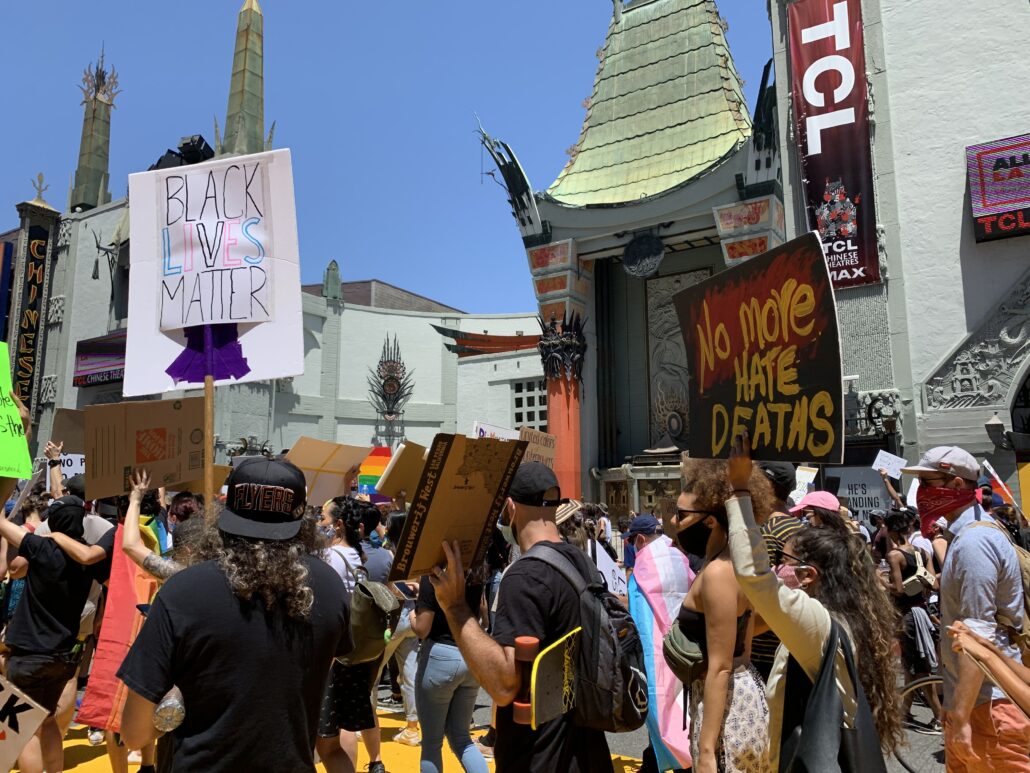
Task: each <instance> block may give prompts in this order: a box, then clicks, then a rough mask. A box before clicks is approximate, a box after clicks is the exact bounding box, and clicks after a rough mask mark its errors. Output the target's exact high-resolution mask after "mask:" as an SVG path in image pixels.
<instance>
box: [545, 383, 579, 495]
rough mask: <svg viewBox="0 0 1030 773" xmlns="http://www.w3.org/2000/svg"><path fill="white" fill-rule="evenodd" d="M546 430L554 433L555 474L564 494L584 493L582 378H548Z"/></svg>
mask: <svg viewBox="0 0 1030 773" xmlns="http://www.w3.org/2000/svg"><path fill="white" fill-rule="evenodd" d="M547 432H548V433H549V434H551V435H554V436H555V438H556V441H555V452H554V473H555V475H557V476H558V484H559V485H560V486H561V495H562V496H563V497H573V498H575V499H579V498H580V497H581V495H582V493H583V492H582V488H581V486H582V475H581V473H582V468H583V463H582V451H581V449H580V434H579V380H578V379H567V378H564V376H562V377H560V378H549V379H547Z"/></svg>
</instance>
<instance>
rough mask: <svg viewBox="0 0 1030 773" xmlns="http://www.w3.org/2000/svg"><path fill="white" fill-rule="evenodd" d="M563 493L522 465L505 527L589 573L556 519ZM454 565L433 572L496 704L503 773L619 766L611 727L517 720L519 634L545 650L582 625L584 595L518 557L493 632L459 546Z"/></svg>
mask: <svg viewBox="0 0 1030 773" xmlns="http://www.w3.org/2000/svg"><path fill="white" fill-rule="evenodd" d="M560 497H561V493H560V490H559V487H558V479H557V478H556V477H555V475H554V473H553V472H552V471H551V470H550V469H549V468H547V467H546V466H545V465H543V464H541V463H540V462H529V463H526V464H522V465H521V466H520V467H519V468H518V470H517V471H516V472H515V475H514V477H513V480H512V484H511V488H510V490H509V494H508V499H507V501H506V503H505V505H504V508H503V510H502V514H501V519H502V522H501V524H500V529H501V533H502V534H504V535H505V539H507V540H508V541H509V542H510V543H513V544H517V545H518V546H519V548H520V549H521V550H522V552H523V553H525V552H526V551H528V550H529V549H530V548H531V547H533V546H534V545H537V544H540V543H543V544H546V545H547V546H548V548H547V549H553V550H555V551H557V552H558V553H560V554H561V555H562V556H564V557H565V558H566V559H567V560H569V561H571V562H572V563H573V565H575V566H576V567H577V568H578V569H579V570H580V572H582V573H583V576H584V577H589V578H591V579H597V578H598V575H597V570H596V568H595V567H594V566H592V565H591V564H590V560H589V558H587V556H586V555H585V554H584V553H583V551H581V550H580V549H579V548H577V547H575V546H573V545H569V544H567V543H565V542H562V540H561V536H560V535H559V533H558V527H557V525H556V524H555V521H554V519H555V509H556V508H557V506H558V505H559V504H561V502H560ZM443 549H444V551H445V554H446V556H447V565H446V567H444V568H442V569H441V568H437V569H436V570H435V571H434V575H433V576H432V578H431V582H432V583H433V588H434V590H435V591H436V598H437V603H438V604H439V605H440V608H441V609H442V610H443V612H444V614H445V615H446V616H447V623H448V625H449V626H450V629H451V635H452V636H453V637H454V640H455V642H456V643H457V645H458V648H459V649H460V650H461V654H462V656H463V657H464V658H465V662H466V663H467V664H468V666H469V669H470V670H471V671H472V673H473V674H474V675H475V676H476V679H477V681H478V682H479V683H480V684H481V685H482V686H483V688H484V689H485V690H486V691H487V693H489V695H490V697H491V698H493V699H494V701H495V702H496V703H497V707H498V708H497V743H496V746H495V753H494V756H495V760H496V763H497V771H498V773H516V772H517V773H525V772H526V771H529V772H530V773H551V772H552V771H553V773H559V772H560V773H566V771H568V772H569V773H587V772H589V773H603V771H613V766H612V760H611V755H610V754H609V752H608V742H607V740H606V739H605V736H604V733H603V732H600V731H598V730H588V729H585V728H580V727H577V726H576V725H575V724H574V723H573V721H572V715H571V714H566V715H564V716H562V717H561V718H559V719H555V720H553V721H551V722H547V723H544V724H543V725H541V726H540V727H539V728H538V729H537V730H532V729H531V728H530V727H529V726H528V725H519V724H516V723H515V720H514V717H513V710H512V706H511V704H512V702H513V701H514V700H515V696H516V694H517V693H518V690H519V684H520V673H519V668H518V664H517V663H516V662H515V638H516V637H517V636H534V637H536V638H537V639H539V640H540V647H541V649H543V648H545V647H547V646H549V645H550V644H552V643H554V642H555V641H557V640H558V639H559V638H561V637H562V636H564V635H565V634H567V633H568V632H569V631H571V630H572V629H574V628H576V627H577V626H579V625H580V599H579V594H578V593H576V591H575V589H574V588H573V587H572V585H571V583H569V582H568V581H567V580H566V579H565V578H564V577H563V576H562V575H561V574H559V573H558V571H557V570H556V569H553V568H552V567H551V566H550V565H548V564H545V563H543V562H541V561H533V560H529V559H526V560H519V561H516V562H515V563H513V564H512V565H511V566H510V567H509V568H508V571H507V573H506V574H505V575H504V578H503V579H502V580H501V588H500V591H499V593H498V605H497V617H496V620H495V628H494V632H493V636H492V638H491V636H488V635H487V634H486V632H485V631H484V630H483V629H482V627H481V626H480V625H479V623H478V621H477V617H478V611H477V610H473V609H471V608H470V607H469V605H468V602H467V600H466V597H465V574H464V569H463V567H462V564H461V554H460V552H459V548H458V546H457V544H453V545H452V544H447V543H445V544H444V545H443Z"/></svg>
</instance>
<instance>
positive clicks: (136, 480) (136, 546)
mask: <svg viewBox="0 0 1030 773" xmlns="http://www.w3.org/2000/svg"><path fill="white" fill-rule="evenodd" d="M129 484H130V486H131V487H132V488H131V490H130V491H129V508H128V510H126V512H125V525H124V526H123V527H122V550H123V551H125V555H127V556H128V557H129V558H130V559H132V562H133V563H134V564H136V565H138V566H140V567H141V568H143V569H146V567H145V566H143V562H144V561H145V560H146V558H147V556H149V555H152V553H151V552H150V550H149V549H148V548H147V546H146V545H144V544H143V538H142V536H141V535H140V531H139V508H140V504H141V503H142V502H143V495H144V494H146V493H147V491H148V490H149V488H150V474H149V473H148V472H147V471H146V470H136V472H134V473H133V474H132V476H131V477H130V478H129Z"/></svg>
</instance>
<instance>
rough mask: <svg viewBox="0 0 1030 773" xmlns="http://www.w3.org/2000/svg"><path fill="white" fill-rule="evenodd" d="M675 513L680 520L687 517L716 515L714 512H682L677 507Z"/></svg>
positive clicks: (681, 509) (682, 510)
mask: <svg viewBox="0 0 1030 773" xmlns="http://www.w3.org/2000/svg"><path fill="white" fill-rule="evenodd" d="M676 512H677V513H678V514H679V517H680V518H686V517H687V516H688V515H718V512H717V511H715V510H684V509H683V508H681V507H677V508H676Z"/></svg>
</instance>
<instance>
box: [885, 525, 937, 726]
mask: <svg viewBox="0 0 1030 773" xmlns="http://www.w3.org/2000/svg"><path fill="white" fill-rule="evenodd" d="M913 530H914V529H913V526H912V522H911V520H910V519H909V516H908V514H907V513H906V512H902V511H900V510H895V511H894V512H892V513H891V514H890V515H888V516H887V534H888V536H889V537H890V550H889V551H888V553H887V564H888V566H889V568H890V574H889V575H888V577H887V578H886V579H885V580H884V583H885V585H886V587H887V590H888V591H890V593H891V595H892V596H893V598H894V606H895V608H896V609H897V610H898V613H899V614H900V615H901V628H900V630H899V634H898V641H899V643H900V644H901V662H902V664H903V665H904V667H905V671H906V675H907V676H908V677H909V678H911V679H918V678H920V677H924V676H929V675H930V674H932V673H934V672H935V671H936V670H937V643H938V642H937V640H938V638H939V637H938V633H937V629H936V627H935V626H934V625H933V623H932V621H931V620H930V615H929V613H928V611H927V608H926V594H927V592H928V591H929V590H930V587H932V584H931V585H927V586H926V587H921V583H920V582H919V580H918V578H917V574H918V571H919V569H920V568H923V569H925V570H926V572H927V573H928V574H929V575H933V574H934V572H933V569H932V563H931V560H930V554H929V553H926V552H925V551H923V549H922V548H918V547H915V546H914V545H912V544H911V543H910V542H909V538H910V537H911V533H912V531H913ZM912 578H917V579H916V580H914V581H913V579H912ZM934 579H936V578H934ZM923 695H924V699H925V700H926V702H927V705H928V706H929V707H930V710H931V711H932V712H933V719H932V720H931V721H930V723H929V725H923V724H922V723H921V722H919V721H918V720H916V719H915V718H914V717H912V716H911V714H909V709H910V708H911V706H912V698H911V697H908V698H906V704H905V705H904V706H903V707H902V708H903V710H904V712H905V714H906V716H905V722H906V725H907V726H908V727H909V728H910V729H913V730H915V731H916V732H930V733H939V732H940V731H941V723H940V717H941V705H940V701H939V699H938V696H937V689H936V688H931V689H928V690H924V691H923Z"/></svg>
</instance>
